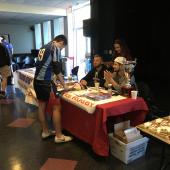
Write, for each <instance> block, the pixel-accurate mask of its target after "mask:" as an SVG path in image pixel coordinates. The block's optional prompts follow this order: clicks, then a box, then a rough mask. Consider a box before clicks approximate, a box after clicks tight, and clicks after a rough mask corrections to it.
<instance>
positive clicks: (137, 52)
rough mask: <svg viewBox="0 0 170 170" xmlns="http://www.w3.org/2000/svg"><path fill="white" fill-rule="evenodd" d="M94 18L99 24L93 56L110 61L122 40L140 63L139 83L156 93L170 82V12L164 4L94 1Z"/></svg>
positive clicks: (119, 0)
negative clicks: (151, 88) (118, 42)
mask: <svg viewBox="0 0 170 170" xmlns="http://www.w3.org/2000/svg"><path fill="white" fill-rule="evenodd" d="M148 3H149V4H148ZM91 17H92V19H93V20H94V22H95V26H94V28H95V33H94V34H93V35H92V38H91V39H92V54H95V53H100V54H101V55H103V56H104V58H105V59H106V60H107V59H108V58H110V55H109V54H108V50H109V49H112V45H113V40H114V39H115V38H117V37H121V38H123V39H125V40H126V42H127V44H128V46H129V48H130V50H131V52H132V55H133V56H134V57H135V58H137V59H138V64H137V68H136V72H135V74H136V79H137V80H138V81H146V82H147V83H148V84H150V85H151V86H152V87H153V89H154V88H155V89H157V88H158V87H160V86H159V85H158V84H164V83H165V82H166V83H168V82H169V81H170V71H169V67H170V66H169V63H168V59H169V57H170V52H169V51H170V48H169V46H170V43H169V38H170V26H169V25H170V10H169V9H168V5H167V4H166V3H165V2H164V1H163V2H160V1H159V2H157V1H153V0H150V1H146V0H139V1H136V0H129V1H127V0H108V1H106V0H91Z"/></svg>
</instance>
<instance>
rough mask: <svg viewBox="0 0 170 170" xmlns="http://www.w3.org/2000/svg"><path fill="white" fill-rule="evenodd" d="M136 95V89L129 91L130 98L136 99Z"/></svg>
mask: <svg viewBox="0 0 170 170" xmlns="http://www.w3.org/2000/svg"><path fill="white" fill-rule="evenodd" d="M137 96H138V91H137V90H132V91H131V98H132V99H137Z"/></svg>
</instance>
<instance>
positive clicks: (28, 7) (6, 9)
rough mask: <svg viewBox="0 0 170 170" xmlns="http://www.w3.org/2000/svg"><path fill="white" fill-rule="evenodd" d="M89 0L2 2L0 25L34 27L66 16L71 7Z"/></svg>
mask: <svg viewBox="0 0 170 170" xmlns="http://www.w3.org/2000/svg"><path fill="white" fill-rule="evenodd" d="M88 1H89V0H0V24H21V25H33V24H36V23H40V22H42V21H47V20H50V19H54V18H57V17H60V16H66V11H67V9H69V8H70V7H71V6H75V5H80V4H82V3H85V2H88Z"/></svg>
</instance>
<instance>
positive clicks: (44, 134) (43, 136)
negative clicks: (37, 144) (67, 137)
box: [41, 131, 55, 139]
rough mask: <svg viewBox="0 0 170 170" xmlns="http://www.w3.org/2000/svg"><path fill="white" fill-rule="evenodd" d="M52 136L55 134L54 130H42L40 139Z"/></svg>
mask: <svg viewBox="0 0 170 170" xmlns="http://www.w3.org/2000/svg"><path fill="white" fill-rule="evenodd" d="M52 136H55V132H51V131H49V132H48V133H47V132H42V134H41V137H42V139H47V138H49V137H52Z"/></svg>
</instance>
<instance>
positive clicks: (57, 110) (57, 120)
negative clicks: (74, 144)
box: [53, 105, 72, 143]
mask: <svg viewBox="0 0 170 170" xmlns="http://www.w3.org/2000/svg"><path fill="white" fill-rule="evenodd" d="M53 124H54V127H55V130H56V136H55V142H56V143H62V142H69V141H71V140H72V137H70V136H65V135H63V134H62V130H61V106H60V105H54V106H53Z"/></svg>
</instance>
